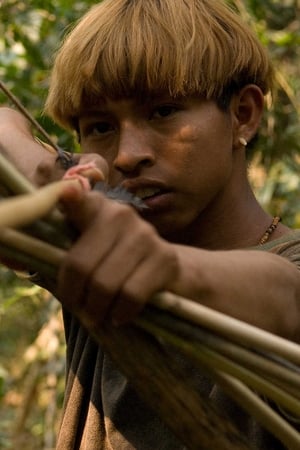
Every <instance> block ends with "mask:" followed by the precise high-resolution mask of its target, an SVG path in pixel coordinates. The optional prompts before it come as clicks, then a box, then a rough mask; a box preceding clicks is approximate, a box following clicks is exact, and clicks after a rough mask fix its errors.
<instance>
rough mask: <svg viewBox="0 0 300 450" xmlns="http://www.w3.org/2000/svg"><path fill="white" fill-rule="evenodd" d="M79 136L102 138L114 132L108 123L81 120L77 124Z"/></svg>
mask: <svg viewBox="0 0 300 450" xmlns="http://www.w3.org/2000/svg"><path fill="white" fill-rule="evenodd" d="M79 128H80V134H81V136H82V137H93V136H103V135H105V134H106V133H110V132H111V131H113V130H114V127H113V125H112V124H111V123H110V122H109V121H95V122H94V121H91V122H89V121H88V122H86V123H85V121H84V120H83V121H82V123H80V122H79Z"/></svg>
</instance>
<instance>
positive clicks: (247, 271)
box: [58, 193, 300, 341]
mask: <svg viewBox="0 0 300 450" xmlns="http://www.w3.org/2000/svg"><path fill="white" fill-rule="evenodd" d="M66 208H67V211H68V214H69V217H70V219H71V220H72V221H73V222H74V223H75V224H76V226H77V227H78V228H79V230H80V231H81V237H80V238H79V240H78V241H77V242H76V243H75V245H74V246H73V247H72V249H71V250H70V252H69V253H68V256H67V258H66V260H65V262H64V264H63V265H62V267H61V270H60V273H59V290H58V296H59V298H60V299H61V301H62V302H63V303H64V304H65V306H66V307H67V308H69V309H71V310H72V311H75V312H76V313H77V315H78V316H79V318H80V319H81V320H82V321H83V323H84V324H85V325H86V326H87V327H89V326H91V327H94V326H100V325H101V322H102V321H103V320H111V319H112V320H113V321H114V322H115V323H123V322H127V321H129V320H130V319H132V318H133V317H135V315H136V314H138V312H139V311H140V310H141V309H142V307H143V306H144V305H145V304H146V303H147V302H148V301H149V300H150V299H151V297H152V296H153V294H154V293H156V292H159V291H164V290H166V291H172V292H174V293H176V294H178V295H181V296H184V297H187V298H191V299H193V300H195V301H198V302H201V303H203V304H205V305H206V306H208V307H211V308H213V309H216V310H218V311H221V312H223V313H225V314H228V315H230V316H233V317H236V318H238V319H240V320H243V321H245V322H248V323H251V324H253V325H256V326H258V327H261V328H263V329H265V330H267V331H269V332H272V333H275V334H278V335H281V336H283V337H286V338H288V339H291V340H296V341H299V340H300V335H299V330H300V319H299V302H300V272H299V270H297V267H296V266H295V265H294V264H292V263H290V262H289V261H287V260H286V259H284V258H282V257H280V256H277V255H273V254H271V253H267V252H262V251H254V250H245V251H243V250H234V251H213V252H212V251H206V250H201V249H197V248H192V247H185V246H180V245H174V244H171V243H169V242H167V241H165V240H163V239H162V238H161V237H160V236H159V235H158V234H157V232H156V230H155V229H154V228H153V227H152V226H151V225H149V224H148V223H146V222H144V221H143V220H142V219H140V217H139V216H138V215H137V214H136V213H135V212H134V211H133V210H132V209H131V208H129V207H127V206H124V205H118V204H117V203H113V202H111V201H109V200H107V199H105V198H104V197H103V196H101V195H100V194H97V193H91V194H88V195H86V196H85V197H84V198H81V199H80V200H79V199H76V200H75V201H72V200H71V201H70V199H68V201H67V202H66Z"/></svg>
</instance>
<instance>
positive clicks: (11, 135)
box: [0, 108, 56, 185]
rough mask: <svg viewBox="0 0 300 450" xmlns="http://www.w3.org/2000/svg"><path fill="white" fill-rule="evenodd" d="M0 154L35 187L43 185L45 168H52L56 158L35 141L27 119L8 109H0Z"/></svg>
mask: <svg viewBox="0 0 300 450" xmlns="http://www.w3.org/2000/svg"><path fill="white" fill-rule="evenodd" d="M0 152H1V153H2V154H3V155H4V156H6V157H7V158H8V159H9V160H10V161H11V162H12V163H13V164H14V165H15V166H16V167H17V169H18V170H19V171H20V172H21V173H22V174H23V175H25V176H26V177H27V178H28V179H29V180H30V181H31V182H32V183H33V184H35V185H41V184H45V181H46V173H45V172H46V170H45V167H47V165H49V167H53V165H54V162H55V158H56V155H54V154H52V153H50V152H48V151H46V150H45V148H43V146H41V145H40V144H39V143H37V142H36V141H35V139H34V137H33V134H32V131H31V126H30V124H29V123H28V121H27V119H26V118H25V117H24V116H23V115H22V114H20V113H19V112H17V111H15V110H13V109H10V108H0Z"/></svg>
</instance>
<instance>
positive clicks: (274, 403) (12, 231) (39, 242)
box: [0, 154, 300, 450]
mask: <svg viewBox="0 0 300 450" xmlns="http://www.w3.org/2000/svg"><path fill="white" fill-rule="evenodd" d="M0 180H1V182H0V195H1V201H0V257H1V258H2V259H3V260H4V261H8V260H9V261H15V262H16V263H18V264H21V265H22V267H26V269H27V270H28V271H30V272H38V273H39V276H40V278H41V279H43V280H44V281H45V285H46V286H52V287H53V290H54V291H55V284H56V277H57V273H58V270H59V266H60V264H61V262H62V260H63V258H64V256H65V252H66V251H67V250H68V248H69V247H70V246H71V245H72V241H73V240H74V239H75V238H76V237H75V236H74V233H73V230H71V229H70V227H69V226H68V225H67V223H66V221H65V219H64V216H63V214H62V213H61V211H60V209H58V208H57V204H58V203H59V199H60V195H61V192H62V190H63V189H64V188H65V186H66V184H65V183H76V182H77V181H76V180H66V181H59V182H55V183H52V184H49V185H47V186H46V187H43V188H40V189H35V188H34V187H33V186H32V185H31V184H30V183H29V181H28V180H27V179H26V178H24V177H23V176H22V175H21V174H20V173H19V172H18V171H17V170H16V168H15V167H14V166H13V165H12V164H11V163H10V162H9V161H8V160H7V159H6V158H4V156H2V155H1V154H0ZM28 205H30V206H29V207H28ZM32 205H34V208H32ZM91 334H92V335H93V337H94V338H95V340H96V341H97V342H98V343H99V344H100V345H101V346H102V347H104V349H105V350H106V351H107V352H108V353H109V354H110V355H111V357H112V358H113V359H114V360H115V362H116V363H117V365H118V366H119V368H120V370H121V371H123V373H124V374H125V376H126V377H127V378H128V379H129V380H130V381H131V383H132V384H133V385H134V386H135V387H136V389H137V390H138V391H139V393H140V395H141V396H142V397H143V398H144V400H145V401H146V402H148V404H149V405H150V406H151V407H153V408H155V410H156V411H157V413H158V414H159V415H160V416H161V417H162V418H163V419H164V420H165V422H166V423H167V424H168V426H169V427H170V428H171V429H172V430H173V431H174V432H175V433H176V434H177V435H178V437H179V438H180V439H181V440H182V442H184V444H185V445H186V446H187V447H188V448H191V449H197V448H199V442H201V448H203V449H214V450H226V449H230V450H234V449H236V450H237V449H239V450H242V449H251V443H248V442H246V441H245V439H244V437H243V436H242V435H241V434H240V433H239V432H238V431H237V429H236V428H235V427H234V425H233V424H232V423H231V422H230V420H229V419H228V418H226V417H225V416H223V415H222V414H221V413H220V412H218V411H216V409H215V408H214V407H213V405H211V404H210V402H209V400H208V399H207V398H204V397H203V396H202V395H201V394H200V393H199V392H197V391H196V389H195V387H194V386H193V383H192V382H191V381H190V380H189V374H188V373H182V372H180V370H179V368H178V366H177V363H176V358H175V357H173V356H172V355H177V356H178V355H180V357H183V358H186V360H188V361H189V362H190V363H191V364H192V365H193V366H194V367H195V368H196V369H198V370H199V371H200V372H201V373H204V374H205V375H207V376H208V377H210V378H211V379H212V380H213V381H214V382H215V383H216V384H218V385H219V386H220V387H221V388H222V389H223V390H224V391H225V392H226V393H227V394H228V395H229V396H232V397H233V398H234V400H235V401H236V402H238V403H239V404H240V406H241V407H242V408H244V409H245V410H246V411H247V412H248V413H249V414H251V415H252V416H253V417H255V418H256V420H257V421H258V422H259V423H261V424H262V426H263V427H264V428H265V429H267V430H268V431H270V432H271V433H272V434H274V435H275V436H276V437H277V438H278V439H279V440H280V441H281V442H282V443H283V445H285V446H286V447H287V448H289V449H299V448H300V433H298V431H297V422H298V425H299V422H300V347H299V346H298V345H296V344H295V343H293V342H290V341H287V340H285V339H282V338H280V337H278V336H275V335H272V334H270V333H267V332H265V331H263V330H260V329H258V328H256V327H253V326H250V325H248V324H246V323H243V322H240V321H238V320H236V319H233V318H231V317H229V316H226V315H224V314H221V313H219V312H216V311H214V310H211V309H209V308H207V307H204V306H202V305H200V304H197V303H195V302H192V301H190V300H188V299H185V298H180V297H178V296H175V295H173V294H171V293H168V292H163V293H160V294H158V295H156V296H155V297H154V298H153V299H152V301H151V303H150V304H149V305H148V306H147V307H146V308H145V309H144V311H143V313H142V314H141V315H140V316H139V317H138V318H137V319H136V320H135V321H134V322H133V323H130V324H129V325H125V326H121V327H117V328H116V327H113V326H111V325H109V324H104V325H103V326H102V327H99V328H97V329H94V330H92V331H91ZM166 347H167V348H168V349H169V352H168V358H166V351H165V349H166Z"/></svg>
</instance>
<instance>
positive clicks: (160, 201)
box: [143, 192, 174, 213]
mask: <svg viewBox="0 0 300 450" xmlns="http://www.w3.org/2000/svg"><path fill="white" fill-rule="evenodd" d="M143 203H144V204H145V205H146V206H147V207H148V209H145V210H144V211H143V212H146V213H147V212H148V211H149V212H156V211H157V212H160V211H162V210H165V209H169V208H170V207H171V206H172V204H173V203H174V193H173V192H164V193H162V194H158V195H154V196H153V197H149V198H145V199H144V200H143Z"/></svg>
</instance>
